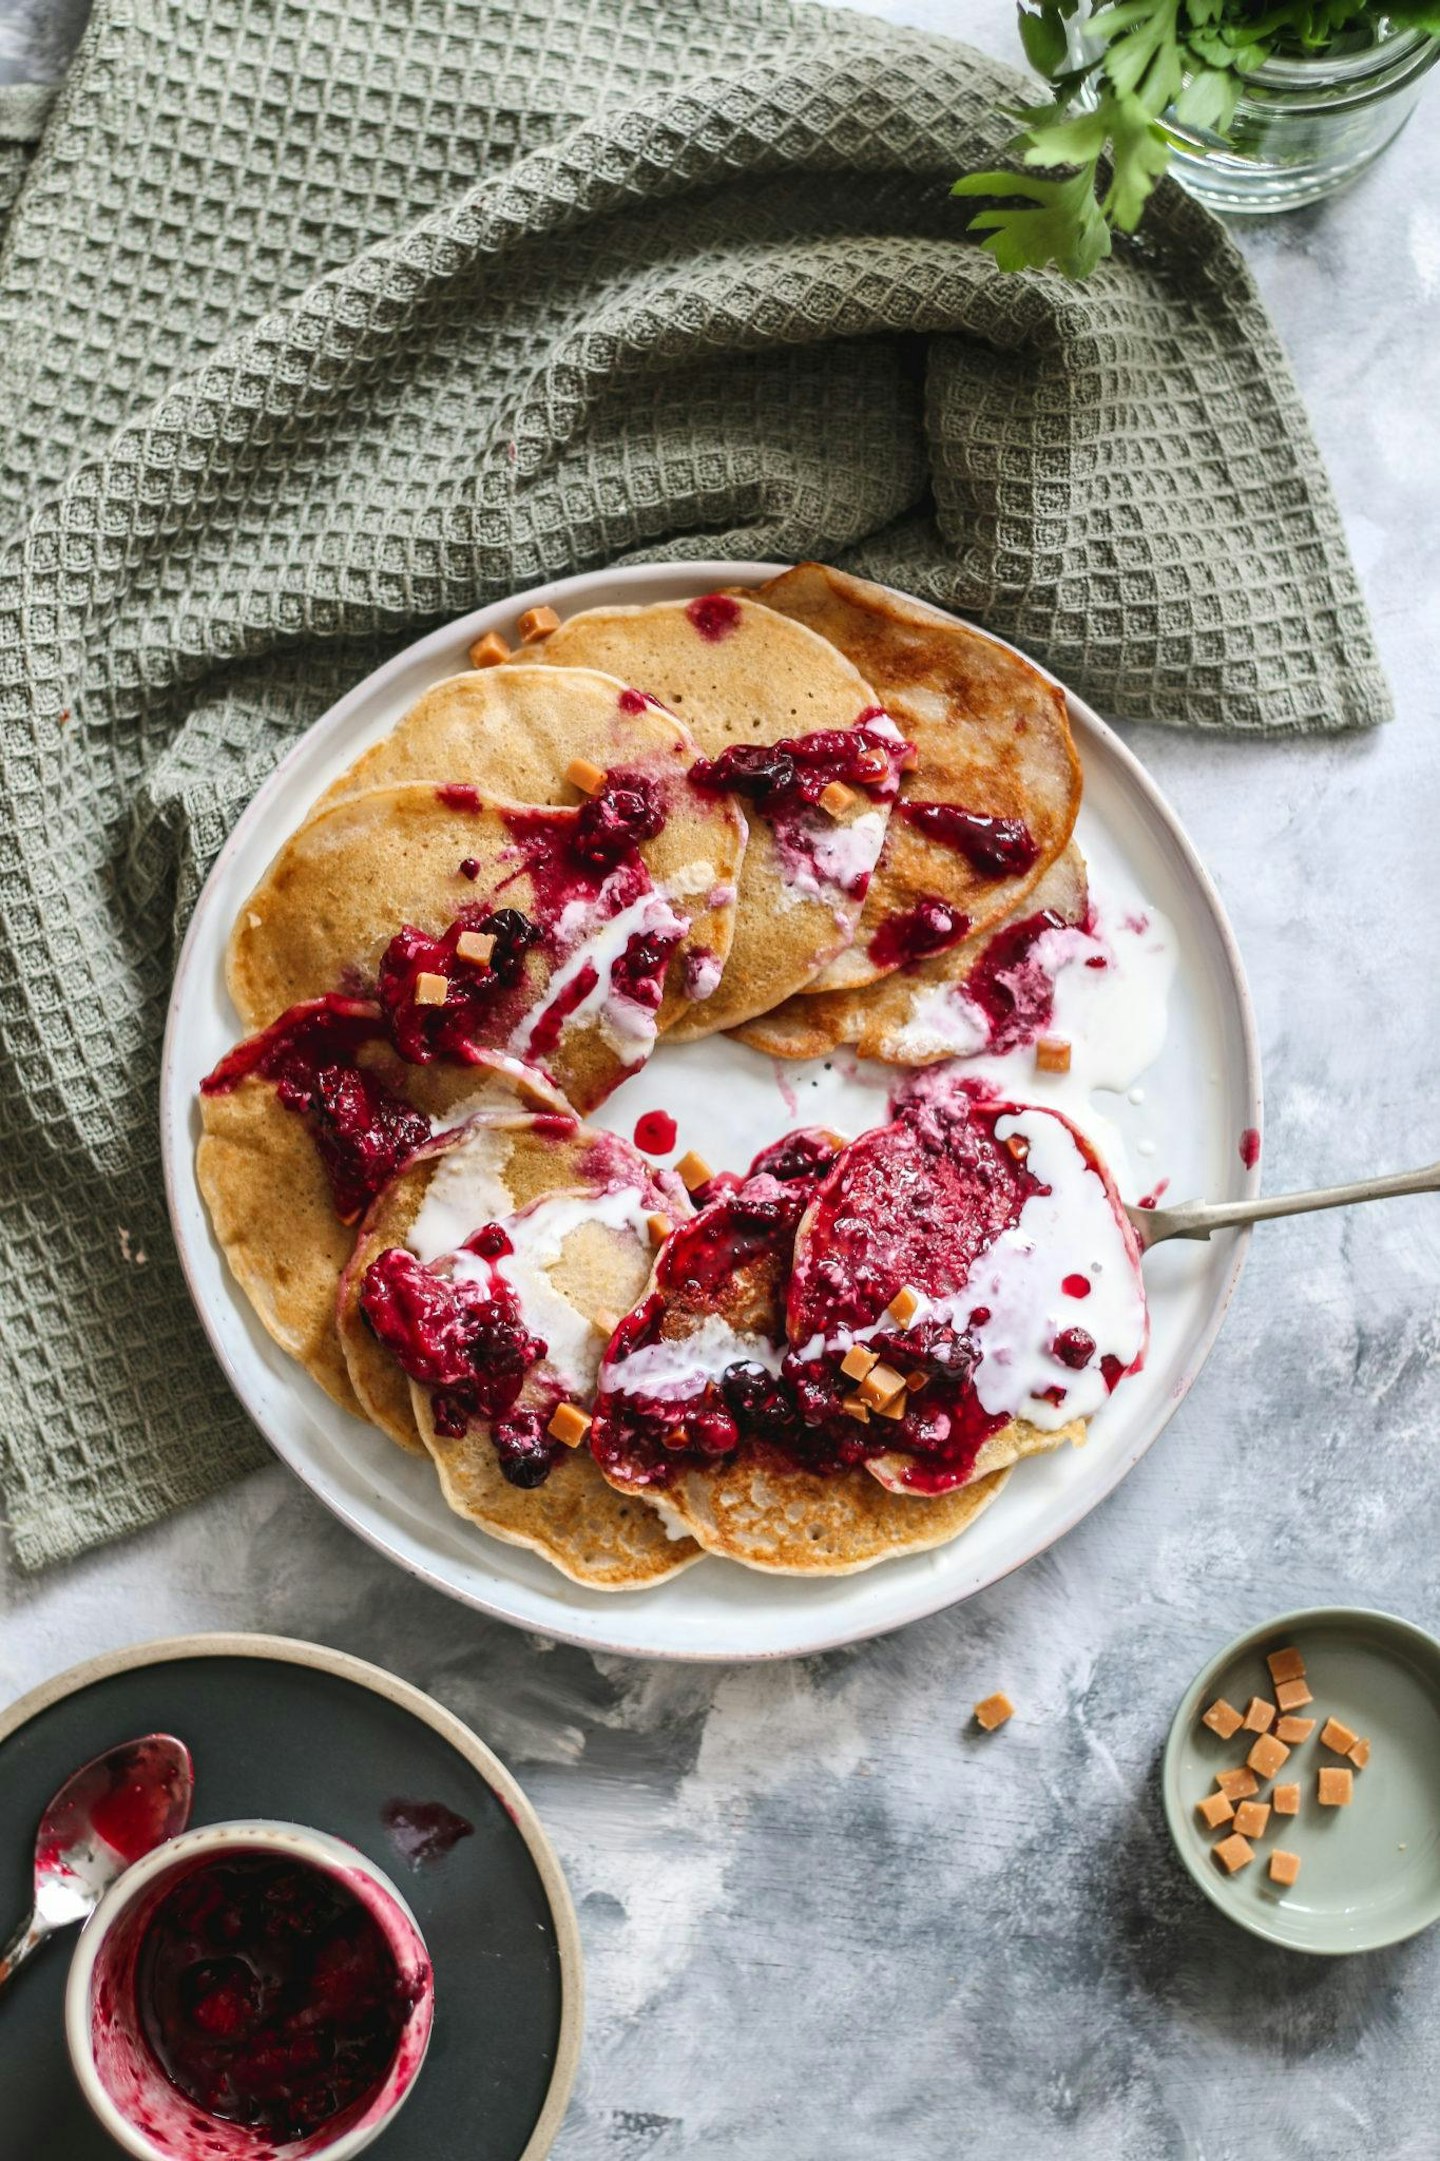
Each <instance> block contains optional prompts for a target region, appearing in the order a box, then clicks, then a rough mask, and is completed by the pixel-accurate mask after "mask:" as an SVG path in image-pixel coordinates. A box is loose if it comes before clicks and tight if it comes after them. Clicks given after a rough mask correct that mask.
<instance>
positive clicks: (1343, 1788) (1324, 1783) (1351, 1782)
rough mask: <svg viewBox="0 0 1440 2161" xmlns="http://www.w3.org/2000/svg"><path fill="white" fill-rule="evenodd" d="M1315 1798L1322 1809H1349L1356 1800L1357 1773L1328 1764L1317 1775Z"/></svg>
mask: <svg viewBox="0 0 1440 2161" xmlns="http://www.w3.org/2000/svg"><path fill="white" fill-rule="evenodd" d="M1315 1798H1316V1799H1317V1800H1318V1801H1319V1803H1320V1806H1321V1807H1322V1808H1348V1807H1349V1806H1350V1803H1351V1801H1352V1800H1353V1799H1354V1798H1355V1773H1354V1772H1353V1771H1348V1770H1343V1769H1341V1768H1339V1767H1338V1766H1337V1765H1334V1764H1328V1763H1327V1764H1326V1765H1325V1767H1324V1769H1323V1770H1322V1771H1319V1772H1317V1774H1316V1779H1315Z"/></svg>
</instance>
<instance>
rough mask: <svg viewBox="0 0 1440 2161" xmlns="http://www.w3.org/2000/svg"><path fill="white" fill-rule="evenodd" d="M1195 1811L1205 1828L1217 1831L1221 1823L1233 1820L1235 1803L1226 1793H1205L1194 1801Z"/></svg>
mask: <svg viewBox="0 0 1440 2161" xmlns="http://www.w3.org/2000/svg"><path fill="white" fill-rule="evenodd" d="M1195 1813H1196V1815H1197V1816H1198V1817H1199V1818H1200V1821H1201V1822H1202V1823H1203V1824H1204V1825H1205V1827H1206V1828H1207V1830H1211V1831H1218V1830H1219V1828H1220V1826H1221V1824H1222V1823H1229V1822H1231V1821H1232V1820H1233V1818H1234V1815H1235V1804H1234V1802H1233V1801H1232V1800H1231V1799H1230V1796H1229V1794H1228V1793H1207V1794H1206V1796H1205V1798H1204V1800H1203V1801H1197V1802H1196V1803H1195Z"/></svg>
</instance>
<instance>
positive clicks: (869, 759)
mask: <svg viewBox="0 0 1440 2161" xmlns="http://www.w3.org/2000/svg"><path fill="white" fill-rule="evenodd" d="M889 762H890V761H889V759H888V758H887V757H886V755H885V753H884V751H883V750H880V749H878V748H876V749H874V750H871V749H870V748H868V747H867V748H866V749H864V750H857V751H856V753H855V770H856V772H857V773H858V774H859V775H860V778H861V779H862V780H883V779H884V778H885V768H886V766H887V765H888V764H889Z"/></svg>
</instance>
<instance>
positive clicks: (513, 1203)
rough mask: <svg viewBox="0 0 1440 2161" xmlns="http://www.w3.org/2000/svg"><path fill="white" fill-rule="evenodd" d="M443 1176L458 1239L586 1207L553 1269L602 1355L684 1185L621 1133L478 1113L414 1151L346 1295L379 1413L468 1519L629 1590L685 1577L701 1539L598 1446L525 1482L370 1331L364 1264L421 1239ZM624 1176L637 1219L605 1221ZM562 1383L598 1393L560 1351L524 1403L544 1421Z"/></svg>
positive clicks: (583, 1331) (572, 1571)
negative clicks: (649, 1226) (654, 1232)
mask: <svg viewBox="0 0 1440 2161" xmlns="http://www.w3.org/2000/svg"><path fill="white" fill-rule="evenodd" d="M440 1175H443V1176H445V1177H446V1178H447V1179H448V1180H449V1181H450V1183H449V1185H448V1186H447V1188H446V1191H445V1196H444V1203H443V1205H444V1208H445V1211H446V1214H445V1221H446V1223H447V1225H450V1226H453V1227H454V1230H455V1235H456V1236H457V1237H462V1238H463V1237H464V1236H469V1235H471V1234H472V1233H473V1232H474V1231H477V1230H479V1229H480V1228H481V1227H482V1225H483V1224H484V1223H485V1222H486V1221H497V1222H503V1223H504V1224H505V1226H506V1228H507V1229H508V1230H509V1231H510V1233H511V1235H512V1236H514V1237H515V1238H516V1239H517V1240H518V1239H519V1238H520V1237H521V1235H522V1232H521V1229H520V1228H519V1226H521V1225H523V1224H524V1223H526V1222H527V1221H528V1222H529V1223H531V1224H534V1223H535V1222H536V1220H537V1216H538V1212H539V1211H540V1210H542V1209H544V1208H545V1207H546V1206H547V1204H549V1205H552V1206H559V1207H560V1208H562V1209H563V1208H564V1207H565V1206H566V1204H567V1203H570V1202H573V1203H574V1204H575V1207H574V1210H573V1214H574V1216H575V1218H577V1220H575V1221H574V1222H573V1223H572V1224H571V1225H570V1227H568V1228H564V1229H563V1235H561V1236H558V1237H557V1241H556V1243H557V1257H556V1258H555V1260H554V1261H553V1263H552V1264H551V1265H549V1266H547V1267H546V1268H545V1271H544V1272H545V1274H546V1276H547V1277H548V1281H549V1285H550V1289H551V1292H552V1294H554V1295H555V1296H556V1297H557V1298H559V1299H562V1300H563V1301H564V1302H565V1307H566V1310H567V1311H570V1312H571V1313H572V1314H573V1316H574V1320H575V1322H576V1323H577V1324H578V1333H579V1335H580V1337H581V1338H582V1339H586V1340H588V1339H589V1338H593V1346H594V1347H593V1358H594V1362H595V1364H596V1365H598V1362H599V1357H600V1353H601V1350H602V1348H603V1343H604V1333H603V1325H604V1324H603V1322H602V1320H601V1316H603V1315H607V1314H609V1313H613V1312H614V1311H616V1310H618V1308H619V1307H621V1306H623V1305H624V1304H626V1303H628V1302H629V1301H630V1300H632V1299H633V1298H634V1297H635V1295H636V1294H637V1292H638V1290H639V1289H640V1288H641V1287H642V1286H643V1283H644V1281H645V1278H646V1276H647V1274H648V1273H649V1268H650V1263H651V1255H652V1248H651V1241H650V1238H649V1235H648V1234H647V1232H646V1231H645V1229H644V1222H643V1218H644V1213H645V1211H646V1210H653V1209H658V1208H663V1209H665V1210H666V1211H667V1212H668V1213H670V1214H671V1215H672V1216H673V1215H675V1214H677V1213H679V1212H680V1211H681V1210H682V1209H683V1208H684V1207H685V1206H686V1205H688V1204H687V1203H686V1202H685V1198H684V1195H683V1192H681V1191H680V1190H679V1189H678V1188H677V1187H676V1185H675V1183H674V1181H673V1180H670V1179H667V1178H665V1177H664V1175H663V1174H657V1173H655V1172H654V1171H652V1170H651V1169H650V1167H649V1166H648V1165H646V1164H645V1163H643V1162H642V1161H641V1159H640V1158H639V1156H638V1155H636V1153H635V1151H634V1150H633V1149H631V1148H629V1146H628V1144H627V1143H625V1142H624V1141H621V1140H619V1139H617V1137H616V1136H615V1135H613V1134H597V1133H595V1132H593V1131H591V1130H589V1129H587V1128H585V1127H580V1126H573V1125H572V1126H571V1127H570V1128H569V1129H568V1130H564V1129H560V1128H558V1127H557V1123H556V1121H554V1120H551V1119H546V1118H540V1119H528V1120H527V1119H496V1118H481V1119H477V1120H475V1121H473V1122H472V1123H471V1124H470V1125H468V1126H466V1127H463V1128H461V1129H459V1130H457V1131H456V1132H455V1133H453V1134H450V1135H447V1136H445V1137H444V1138H443V1139H441V1140H439V1141H437V1142H436V1144H435V1146H434V1147H433V1148H432V1149H430V1150H428V1151H426V1152H425V1153H423V1154H422V1155H420V1156H417V1157H416V1158H414V1159H413V1160H412V1162H411V1163H410V1164H409V1165H408V1166H407V1167H406V1169H405V1170H403V1171H402V1172H401V1173H400V1174H399V1176H398V1177H397V1178H396V1179H395V1180H394V1181H393V1182H392V1184H391V1186H390V1187H389V1188H387V1190H386V1192H385V1193H384V1194H382V1195H381V1196H380V1199H379V1201H378V1202H377V1203H376V1205H375V1207H374V1208H373V1209H372V1210H371V1213H370V1215H369V1217H368V1218H367V1220H366V1223H365V1225H364V1227H363V1229H362V1232H361V1236H360V1239H359V1242H358V1244H357V1247H356V1252H355V1256H354V1259H353V1262H352V1264H351V1266H350V1268H349V1269H348V1270H347V1272H346V1277H345V1280H344V1283H343V1284H342V1288H341V1297H340V1312H341V1329H342V1335H343V1340H344V1345H345V1354H346V1358H347V1361H348V1364H349V1368H350V1371H351V1373H352V1375H353V1376H354V1379H355V1381H356V1384H357V1387H358V1389H359V1392H360V1395H361V1398H362V1400H363V1402H364V1405H365V1408H366V1410H367V1411H368V1412H369V1414H370V1415H371V1416H372V1418H374V1420H375V1422H376V1423H377V1424H380V1425H382V1426H383V1428H384V1430H385V1431H386V1432H388V1433H390V1434H391V1435H392V1436H393V1437H394V1438H395V1439H397V1440H398V1441H400V1443H401V1445H402V1446H405V1447H409V1448H418V1447H421V1446H423V1447H424V1449H425V1450H426V1451H427V1452H428V1453H429V1455H430V1456H431V1458H432V1460H433V1461H434V1463H435V1467H436V1470H437V1472H438V1474H439V1478H440V1484H441V1489H442V1491H443V1492H444V1495H445V1498H446V1501H447V1502H448V1503H449V1505H450V1507H451V1508H452V1509H454V1510H455V1512H456V1513H457V1514H458V1515H462V1516H464V1517H466V1518H467V1519H468V1520H469V1521H470V1522H472V1523H476V1524H478V1525H479V1526H480V1527H481V1528H482V1529H483V1530H487V1531H489V1532H490V1533H491V1534H492V1535H493V1536H494V1537H497V1538H500V1539H503V1540H505V1541H506V1542H507V1543H509V1544H511V1545H520V1546H527V1547H529V1548H530V1549H531V1551H533V1552H535V1553H539V1554H541V1555H542V1556H543V1557H544V1558H545V1559H546V1560H548V1561H550V1562H552V1563H553V1565H554V1566H555V1567H557V1568H559V1569H560V1570H561V1571H562V1572H563V1573H564V1574H565V1575H567V1576H569V1577H571V1578H572V1579H573V1580H574V1581H575V1582H577V1583H584V1584H588V1585H590V1586H591V1587H592V1588H598V1589H602V1590H630V1589H634V1588H636V1587H638V1586H640V1585H643V1584H649V1583H656V1582H660V1581H662V1580H663V1579H664V1578H665V1577H667V1576H670V1575H674V1574H675V1573H676V1572H677V1571H678V1570H679V1569H681V1568H683V1567H686V1566H688V1564H689V1563H690V1562H691V1561H693V1560H695V1559H696V1558H697V1549H696V1548H695V1547H694V1546H693V1545H691V1544H690V1542H689V1541H688V1540H686V1539H683V1538H680V1539H674V1538H671V1537H669V1536H667V1534H666V1530H665V1526H664V1525H663V1524H662V1523H661V1521H660V1520H659V1518H658V1517H657V1516H656V1514H655V1513H654V1511H653V1510H651V1509H649V1508H647V1507H646V1506H645V1504H644V1502H643V1501H641V1500H639V1499H637V1498H636V1497H634V1496H633V1495H621V1494H618V1493H615V1492H613V1491H612V1490H611V1488H610V1487H609V1486H607V1485H606V1483H605V1481H604V1479H603V1478H602V1477H601V1475H600V1472H599V1469H598V1467H597V1465H596V1464H595V1462H594V1459H593V1458H592V1457H591V1455H590V1453H589V1451H588V1450H587V1449H585V1448H584V1447H581V1448H577V1449H563V1448H562V1449H558V1450H557V1451H556V1453H555V1458H554V1461H553V1463H552V1465H551V1468H550V1472H549V1475H548V1477H547V1478H546V1479H545V1480H544V1482H543V1484H540V1485H536V1486H518V1485H513V1484H511V1483H510V1482H509V1481H508V1480H507V1479H506V1478H505V1476H504V1475H503V1472H502V1471H501V1468H500V1464H499V1460H498V1458H497V1454H496V1448H495V1444H494V1441H493V1439H492V1429H491V1424H490V1421H489V1420H488V1419H485V1418H483V1417H479V1416H476V1417H473V1418H471V1419H470V1421H469V1422H468V1424H467V1427H466V1430H465V1431H464V1432H463V1433H462V1434H459V1435H456V1434H453V1433H447V1432H442V1431H441V1430H440V1429H439V1426H438V1425H437V1422H436V1418H435V1415H434V1404H433V1399H432V1395H431V1391H430V1390H429V1389H428V1388H425V1387H422V1386H420V1385H419V1384H418V1383H415V1382H410V1381H407V1380H406V1378H405V1376H404V1374H403V1373H402V1372H401V1370H400V1367H399V1365H398V1364H397V1363H396V1361H395V1360H394V1359H393V1358H392V1356H391V1354H390V1353H389V1351H388V1350H387V1349H385V1347H384V1346H383V1345H382V1344H381V1343H380V1342H379V1341H378V1340H377V1339H376V1337H375V1335H374V1334H373V1332H372V1331H371V1329H370V1326H369V1324H368V1322H367V1320H366V1318H365V1315H364V1310H363V1307H362V1305H361V1300H360V1293H361V1289H362V1286H363V1283H364V1278H365V1272H366V1270H367V1269H368V1268H369V1267H370V1266H371V1264H372V1262H373V1261H374V1260H376V1259H377V1258H378V1256H379V1255H380V1253H382V1252H383V1251H385V1250H386V1248H387V1247H392V1246H396V1245H400V1246H404V1245H405V1244H406V1242H407V1240H410V1239H412V1238H414V1236H415V1235H416V1232H417V1228H418V1226H419V1223H420V1219H421V1212H422V1210H423V1209H424V1207H425V1204H426V1202H427V1200H433V1198H434V1194H433V1183H434V1180H435V1179H436V1177H437V1176H440ZM616 1181H619V1182H620V1184H621V1185H622V1186H625V1185H626V1182H627V1181H628V1191H629V1197H630V1201H631V1202H632V1203H633V1207H634V1210H636V1211H638V1212H639V1221H638V1222H636V1223H632V1222H630V1221H628V1220H627V1221H625V1222H617V1221H601V1220H599V1219H598V1217H597V1215H596V1213H595V1210H596V1208H597V1205H598V1206H602V1207H603V1205H604V1198H605V1196H607V1195H608V1196H616V1197H618V1193H617V1184H616ZM472 1215H473V1216H474V1217H475V1218H476V1220H475V1221H474V1223H473V1224H471V1225H470V1230H469V1231H465V1232H462V1231H461V1229H460V1225H461V1223H462V1221H464V1222H469V1218H470V1217H471V1216H472ZM448 1235H449V1230H448V1229H447V1231H446V1236H447V1237H448ZM440 1265H441V1267H442V1268H443V1267H444V1265H445V1263H444V1261H443V1258H442V1259H441V1262H440ZM557 1393H558V1394H560V1395H564V1396H566V1397H568V1398H569V1400H571V1401H578V1400H580V1399H581V1396H582V1394H583V1391H581V1390H577V1388H576V1387H575V1386H574V1385H573V1376H570V1377H569V1380H568V1381H567V1382H566V1383H565V1384H563V1385H562V1384H561V1383H560V1382H558V1381H557V1379H556V1374H555V1370H554V1369H553V1368H552V1367H551V1366H550V1363H549V1360H548V1359H547V1360H545V1361H542V1362H541V1364H540V1365H538V1366H536V1367H534V1368H533V1369H532V1370H531V1372H530V1373H529V1374H528V1375H527V1377H526V1380H525V1383H524V1387H523V1389H522V1393H521V1395H520V1398H519V1400H518V1404H517V1406H516V1408H517V1409H519V1410H522V1411H523V1410H527V1409H534V1410H536V1411H538V1412H539V1414H540V1416H541V1419H542V1420H543V1419H545V1418H547V1417H548V1416H549V1413H550V1411H551V1409H552V1408H553V1405H554V1403H555V1401H556V1400H557Z"/></svg>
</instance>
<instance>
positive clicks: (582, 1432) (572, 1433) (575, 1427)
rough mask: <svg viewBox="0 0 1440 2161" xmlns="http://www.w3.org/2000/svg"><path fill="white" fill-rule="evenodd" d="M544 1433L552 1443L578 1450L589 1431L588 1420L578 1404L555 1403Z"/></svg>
mask: <svg viewBox="0 0 1440 2161" xmlns="http://www.w3.org/2000/svg"><path fill="white" fill-rule="evenodd" d="M545 1431H546V1432H547V1433H548V1434H549V1436H550V1438H551V1440H552V1441H561V1442H563V1444H564V1445H565V1447H566V1448H578V1447H579V1446H580V1443H581V1442H582V1441H583V1440H584V1438H585V1436H586V1434H587V1433H588V1432H589V1431H590V1420H589V1418H588V1417H587V1416H586V1414H585V1412H584V1411H582V1410H581V1408H580V1406H579V1404H578V1403H557V1404H556V1406H555V1409H554V1411H553V1412H552V1414H551V1418H550V1423H549V1425H548V1426H547V1427H546V1428H545Z"/></svg>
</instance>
